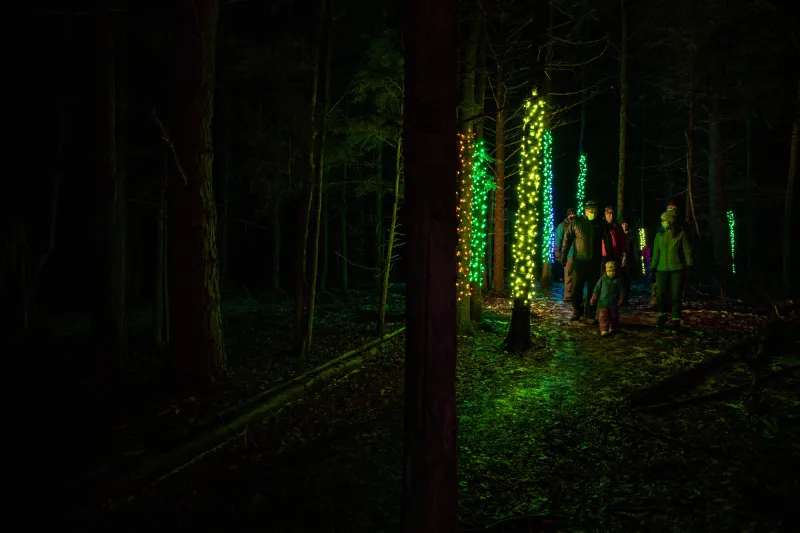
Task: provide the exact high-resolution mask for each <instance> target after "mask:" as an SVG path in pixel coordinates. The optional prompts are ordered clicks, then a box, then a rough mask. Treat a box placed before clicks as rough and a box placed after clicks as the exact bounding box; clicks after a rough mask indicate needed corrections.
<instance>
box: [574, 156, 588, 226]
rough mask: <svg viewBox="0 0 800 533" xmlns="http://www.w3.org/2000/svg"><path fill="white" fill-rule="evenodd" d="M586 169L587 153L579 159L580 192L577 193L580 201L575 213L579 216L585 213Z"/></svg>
mask: <svg viewBox="0 0 800 533" xmlns="http://www.w3.org/2000/svg"><path fill="white" fill-rule="evenodd" d="M586 171H587V168H586V154H581V157H580V159H579V160H578V193H577V194H576V195H575V196H576V199H577V201H578V202H577V211H575V213H576V214H577V215H578V216H581V215H582V214H583V202H584V200H585V199H586Z"/></svg>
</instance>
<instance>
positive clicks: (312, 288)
mask: <svg viewBox="0 0 800 533" xmlns="http://www.w3.org/2000/svg"><path fill="white" fill-rule="evenodd" d="M330 2H331V0H320V11H321V13H320V17H321V21H320V27H321V32H320V34H319V36H318V41H317V46H318V47H319V54H318V57H319V64H320V72H321V74H322V75H321V76H320V77H319V80H318V83H319V87H318V88H317V91H318V92H320V91H321V92H322V102H320V101H319V100H317V105H318V109H317V111H316V113H315V115H316V117H317V121H318V124H319V126H318V129H317V131H318V132H319V139H318V140H317V143H316V157H317V161H316V168H315V171H316V174H315V184H314V191H315V193H316V194H315V196H316V199H315V205H316V212H315V213H314V240H313V242H312V244H311V267H310V270H309V276H308V285H307V293H306V309H307V316H306V324H307V325H306V341H305V351H304V352H301V354H300V355H301V356H302V357H306V356H307V355H308V350H309V349H310V348H311V340H312V338H313V337H312V334H313V333H314V308H315V306H316V301H317V273H318V269H319V238H320V222H321V220H322V195H323V190H322V184H323V177H324V174H325V134H326V132H327V127H328V108H329V107H330V73H331V24H332V22H333V21H332V19H331V15H330Z"/></svg>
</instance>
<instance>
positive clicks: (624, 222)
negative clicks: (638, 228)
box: [620, 218, 629, 233]
mask: <svg viewBox="0 0 800 533" xmlns="http://www.w3.org/2000/svg"><path fill="white" fill-rule="evenodd" d="M620 224H622V229H623V231H625V233H628V228H629V226H628V221H627V220H626V219H624V218H623V219H622V222H621V223H620Z"/></svg>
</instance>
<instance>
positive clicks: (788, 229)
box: [783, 82, 800, 296]
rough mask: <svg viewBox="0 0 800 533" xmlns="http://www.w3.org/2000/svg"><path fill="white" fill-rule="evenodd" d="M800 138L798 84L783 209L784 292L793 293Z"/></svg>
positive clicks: (798, 86) (798, 85)
mask: <svg viewBox="0 0 800 533" xmlns="http://www.w3.org/2000/svg"><path fill="white" fill-rule="evenodd" d="M798 137H800V82H798V83H797V100H796V101H795V111H794V124H793V125H792V144H791V149H790V150H789V176H788V177H787V178H786V199H785V201H784V207H783V291H784V293H786V295H787V296H789V295H790V294H791V292H792V274H791V266H792V224H794V220H792V207H793V204H794V180H795V177H796V176H797V142H798Z"/></svg>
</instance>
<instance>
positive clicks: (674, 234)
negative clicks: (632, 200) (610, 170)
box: [556, 201, 694, 336]
mask: <svg viewBox="0 0 800 533" xmlns="http://www.w3.org/2000/svg"><path fill="white" fill-rule="evenodd" d="M670 207H671V208H672V209H670ZM597 211H598V208H597V203H595V202H593V201H588V202H586V206H585V209H584V212H583V214H582V215H576V213H575V209H573V208H570V209H568V210H567V218H565V219H564V220H563V221H562V222H561V224H559V225H558V228H557V229H556V260H557V261H559V262H560V263H561V264H562V265H564V301H565V302H569V303H570V304H571V305H572V316H571V318H570V320H571V321H580V320H582V319H585V320H586V321H587V322H591V323H592V324H594V325H597V326H599V328H600V334H601V335H602V336H606V335H609V334H611V333H614V332H615V331H618V330H619V308H620V307H622V306H623V305H625V303H626V302H627V299H628V294H629V292H630V286H631V278H632V277H633V276H632V274H633V270H632V268H633V265H634V264H635V259H634V257H633V250H634V249H635V242H636V241H635V236H634V235H633V232H632V230H631V229H630V228H629V226H628V223H627V222H626V221H624V220H623V221H622V222H621V223H617V222H616V221H615V220H614V215H615V209H614V207H613V206H608V207H606V208H605V212H604V217H603V218H598V217H597ZM648 251H649V250H648ZM693 265H694V263H693V262H692V249H691V246H690V244H689V239H688V237H687V235H686V233H685V231H684V228H683V225H682V224H681V223H680V220H679V218H678V215H677V212H676V209H675V208H674V204H670V206H668V209H667V211H666V212H664V213H663V214H662V215H661V229H660V230H659V232H658V234H657V235H656V237H655V241H654V244H653V249H652V260H651V261H650V265H649V266H650V268H649V276H650V281H651V283H652V284H653V285H654V286H655V296H656V307H657V310H658V315H657V318H656V325H657V326H658V327H664V326H667V325H669V326H670V327H672V328H673V329H679V328H680V325H681V311H682V306H683V293H684V284H685V280H686V276H687V272H688V271H689V270H690V269H691V268H692V267H693ZM584 289H586V290H587V297H586V298H584Z"/></svg>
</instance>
